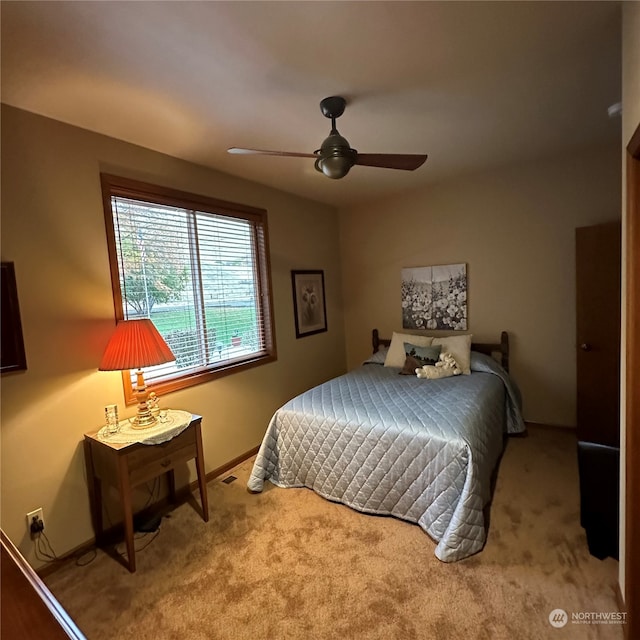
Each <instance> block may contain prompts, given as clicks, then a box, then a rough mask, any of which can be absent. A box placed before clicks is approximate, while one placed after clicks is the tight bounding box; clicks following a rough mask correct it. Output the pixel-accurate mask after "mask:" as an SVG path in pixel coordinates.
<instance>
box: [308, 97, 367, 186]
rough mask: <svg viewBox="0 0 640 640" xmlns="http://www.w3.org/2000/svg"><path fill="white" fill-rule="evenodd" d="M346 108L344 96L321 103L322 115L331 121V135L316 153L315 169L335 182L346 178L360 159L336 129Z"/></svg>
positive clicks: (325, 99)
mask: <svg viewBox="0 0 640 640" xmlns="http://www.w3.org/2000/svg"><path fill="white" fill-rule="evenodd" d="M346 106H347V101H346V100H345V99H344V98H343V97H342V96H330V97H329V98H324V99H323V100H321V101H320V111H322V115H324V116H325V117H327V118H329V119H330V120H331V133H329V136H328V137H327V138H325V140H324V142H323V143H322V145H321V146H320V149H317V150H316V151H314V153H315V154H316V155H317V156H318V158H317V159H316V162H315V168H316V171H320V172H321V173H324V175H325V176H327V177H328V178H332V179H333V180H339V179H340V178H344V177H345V176H346V175H347V173H349V170H350V169H351V167H353V165H354V164H355V163H356V161H357V159H358V152H357V151H356V150H355V149H352V148H351V145H350V144H349V142H348V140H347V139H346V138H344V137H343V136H341V135H340V133H339V132H338V128H337V127H336V119H337V118H339V117H340V116H341V115H342V114H343V113H344V109H345V107H346Z"/></svg>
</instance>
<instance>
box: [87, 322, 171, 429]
mask: <svg viewBox="0 0 640 640" xmlns="http://www.w3.org/2000/svg"><path fill="white" fill-rule="evenodd" d="M175 359H176V357H175V356H174V355H173V353H172V351H171V349H170V348H169V346H168V345H167V343H166V342H165V341H164V339H163V338H162V336H161V335H160V334H159V333H158V330H157V329H156V328H155V325H154V324H153V322H151V320H149V319H143V320H121V321H120V322H118V324H117V326H116V330H115V332H114V333H113V335H112V336H111V339H110V340H109V343H108V344H107V347H106V349H105V350H104V354H103V356H102V360H101V361H100V366H99V367H98V370H99V371H124V370H127V369H135V370H136V390H135V394H136V398H137V400H138V413H137V415H136V416H135V418H132V419H131V426H132V427H133V428H134V429H146V428H148V427H152V426H154V425H155V424H156V418H155V416H153V415H152V414H151V411H150V410H149V407H147V395H148V394H147V385H146V384H145V381H144V375H143V373H142V367H152V366H154V365H158V364H164V363H165V362H172V361H174V360H175Z"/></svg>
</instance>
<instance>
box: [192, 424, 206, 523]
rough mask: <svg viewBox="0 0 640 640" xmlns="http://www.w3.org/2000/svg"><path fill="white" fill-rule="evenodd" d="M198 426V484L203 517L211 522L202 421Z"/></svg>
mask: <svg viewBox="0 0 640 640" xmlns="http://www.w3.org/2000/svg"><path fill="white" fill-rule="evenodd" d="M195 428H196V454H197V455H196V471H197V472H198V486H199V487H200V499H201V500H202V519H203V520H204V521H205V522H209V498H208V496H207V477H206V474H205V471H204V453H203V451H202V430H201V428H200V422H198V423H197V424H196V425H195Z"/></svg>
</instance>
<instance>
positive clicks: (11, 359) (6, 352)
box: [0, 262, 27, 373]
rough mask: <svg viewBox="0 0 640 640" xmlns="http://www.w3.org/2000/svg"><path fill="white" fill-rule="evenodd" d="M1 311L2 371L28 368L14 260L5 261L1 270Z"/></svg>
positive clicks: (0, 369) (0, 368)
mask: <svg viewBox="0 0 640 640" xmlns="http://www.w3.org/2000/svg"><path fill="white" fill-rule="evenodd" d="M0 276H1V279H0V295H1V300H0V312H1V314H2V321H1V322H0V327H1V329H2V331H1V334H2V342H1V348H0V371H1V372H2V373H10V372H12V371H24V370H26V368H27V357H26V355H25V351H24V340H23V338H22V323H21V322H20V307H19V305H18V288H17V285H16V272H15V268H14V266H13V262H3V263H2V265H1V270H0Z"/></svg>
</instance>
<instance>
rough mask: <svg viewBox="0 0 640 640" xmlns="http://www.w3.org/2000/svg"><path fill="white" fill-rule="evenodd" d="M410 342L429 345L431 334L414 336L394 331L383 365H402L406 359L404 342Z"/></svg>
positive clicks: (431, 338)
mask: <svg viewBox="0 0 640 640" xmlns="http://www.w3.org/2000/svg"><path fill="white" fill-rule="evenodd" d="M405 342H410V343H411V344H415V345H416V346H417V347H429V346H431V343H432V342H433V337H432V336H414V335H412V334H411V333H396V332H395V331H394V332H393V335H392V336H391V344H390V345H389V351H388V352H387V357H386V358H385V361H384V366H385V367H402V366H403V365H404V361H405V359H406V354H405V352H404V343H405Z"/></svg>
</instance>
